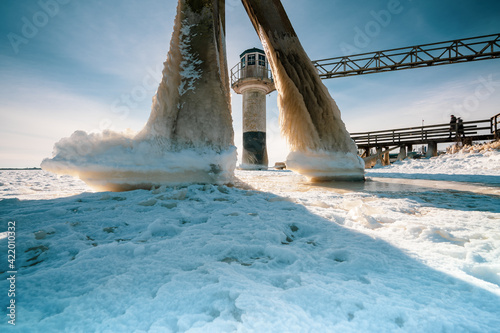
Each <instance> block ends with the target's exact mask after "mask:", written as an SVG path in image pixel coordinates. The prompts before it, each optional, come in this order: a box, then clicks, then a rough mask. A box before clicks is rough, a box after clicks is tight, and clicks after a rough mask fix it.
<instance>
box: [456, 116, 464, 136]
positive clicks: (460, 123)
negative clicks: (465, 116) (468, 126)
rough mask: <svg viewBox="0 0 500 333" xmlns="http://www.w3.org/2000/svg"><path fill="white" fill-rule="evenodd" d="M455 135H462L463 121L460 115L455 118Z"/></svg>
mask: <svg viewBox="0 0 500 333" xmlns="http://www.w3.org/2000/svg"><path fill="white" fill-rule="evenodd" d="M457 135H458V137H459V138H463V137H464V121H463V120H462V118H460V117H458V118H457Z"/></svg>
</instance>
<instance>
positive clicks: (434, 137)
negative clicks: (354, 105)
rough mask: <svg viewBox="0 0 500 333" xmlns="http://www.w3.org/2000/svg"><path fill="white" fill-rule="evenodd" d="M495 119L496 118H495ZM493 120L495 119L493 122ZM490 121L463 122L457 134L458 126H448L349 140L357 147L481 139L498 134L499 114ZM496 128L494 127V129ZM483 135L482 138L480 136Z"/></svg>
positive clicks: (365, 134)
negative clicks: (459, 138)
mask: <svg viewBox="0 0 500 333" xmlns="http://www.w3.org/2000/svg"><path fill="white" fill-rule="evenodd" d="M495 117H496V118H495ZM493 118H495V119H494V120H493ZM493 118H491V119H484V120H474V121H464V122H463V131H461V132H460V133H458V125H456V126H453V128H451V126H450V124H449V123H447V124H438V125H427V126H419V127H407V128H398V129H390V130H381V131H372V132H360V133H351V138H352V139H353V140H354V141H355V142H356V144H357V145H358V147H362V146H372V147H374V146H385V145H387V146H389V145H404V144H417V143H426V142H429V141H440V142H446V141H453V140H455V139H456V138H457V137H462V138H464V137H465V138H467V137H469V138H478V139H480V138H482V137H487V136H492V134H494V133H498V129H499V128H500V126H499V125H498V124H499V123H498V122H499V121H500V114H498V115H496V116H494V117H493ZM495 126H496V127H495ZM495 131H496V132H495ZM481 135H483V136H481Z"/></svg>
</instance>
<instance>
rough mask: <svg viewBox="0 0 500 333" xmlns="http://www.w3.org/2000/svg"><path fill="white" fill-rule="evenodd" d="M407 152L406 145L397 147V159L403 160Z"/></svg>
mask: <svg viewBox="0 0 500 333" xmlns="http://www.w3.org/2000/svg"><path fill="white" fill-rule="evenodd" d="M407 156H408V154H407V153H406V146H401V147H399V154H398V161H402V160H404V159H405V158H406V157H407Z"/></svg>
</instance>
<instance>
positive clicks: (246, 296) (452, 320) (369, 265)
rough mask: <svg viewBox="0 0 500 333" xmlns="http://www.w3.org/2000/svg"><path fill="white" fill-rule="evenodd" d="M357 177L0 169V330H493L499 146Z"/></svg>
mask: <svg viewBox="0 0 500 333" xmlns="http://www.w3.org/2000/svg"><path fill="white" fill-rule="evenodd" d="M366 176H367V181H366V182H364V183H320V184H310V183H308V182H307V181H306V180H305V179H304V178H303V177H302V176H300V175H297V174H294V173H292V172H289V171H237V177H238V179H239V180H238V181H237V182H236V183H235V186H231V187H227V186H212V185H190V186H186V187H177V188H157V189H152V190H149V191H147V190H137V191H131V192H116V193H112V192H94V191H92V190H91V189H90V188H88V187H87V186H86V185H85V184H84V183H83V182H81V181H79V180H77V179H74V178H71V177H58V176H55V175H52V174H49V173H46V172H44V171H0V198H1V199H0V228H1V229H0V247H1V248H2V249H3V250H2V255H1V256H0V258H1V262H0V292H1V293H2V295H3V296H2V305H1V306H2V308H1V311H0V312H1V314H2V317H1V318H3V319H2V320H1V322H0V331H2V332H30V333H31V332H217V333H218V332H453V333H455V332H500V152H499V151H495V150H491V151H486V152H482V153H477V152H476V153H459V154H454V155H442V156H440V157H437V158H432V159H425V160H409V161H404V162H398V163H396V164H394V165H393V166H389V167H383V168H376V169H371V170H368V171H367V174H366ZM9 221H15V223H16V261H15V265H16V267H15V268H16V270H17V273H16V285H15V288H16V296H15V301H16V303H15V304H16V321H15V323H16V325H15V327H14V326H12V325H10V324H9V323H8V322H7V321H8V317H7V316H6V314H7V304H8V303H7V302H8V301H9V300H10V298H7V292H8V290H9V282H8V281H7V277H9V273H7V271H8V270H9V268H8V262H7V245H8V238H7V233H6V230H7V225H8V222H9Z"/></svg>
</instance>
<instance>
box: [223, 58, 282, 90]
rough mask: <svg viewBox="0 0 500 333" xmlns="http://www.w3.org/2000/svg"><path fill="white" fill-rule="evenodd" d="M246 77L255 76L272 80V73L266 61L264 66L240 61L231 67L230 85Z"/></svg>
mask: <svg viewBox="0 0 500 333" xmlns="http://www.w3.org/2000/svg"><path fill="white" fill-rule="evenodd" d="M247 78H257V79H262V80H266V79H267V80H271V81H273V75H272V73H271V70H270V69H269V64H268V62H267V61H266V64H265V66H262V65H259V64H255V65H248V64H245V63H243V62H240V63H238V64H236V65H235V66H234V67H233V68H231V85H234V84H236V83H237V82H238V81H240V80H243V79H247Z"/></svg>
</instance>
